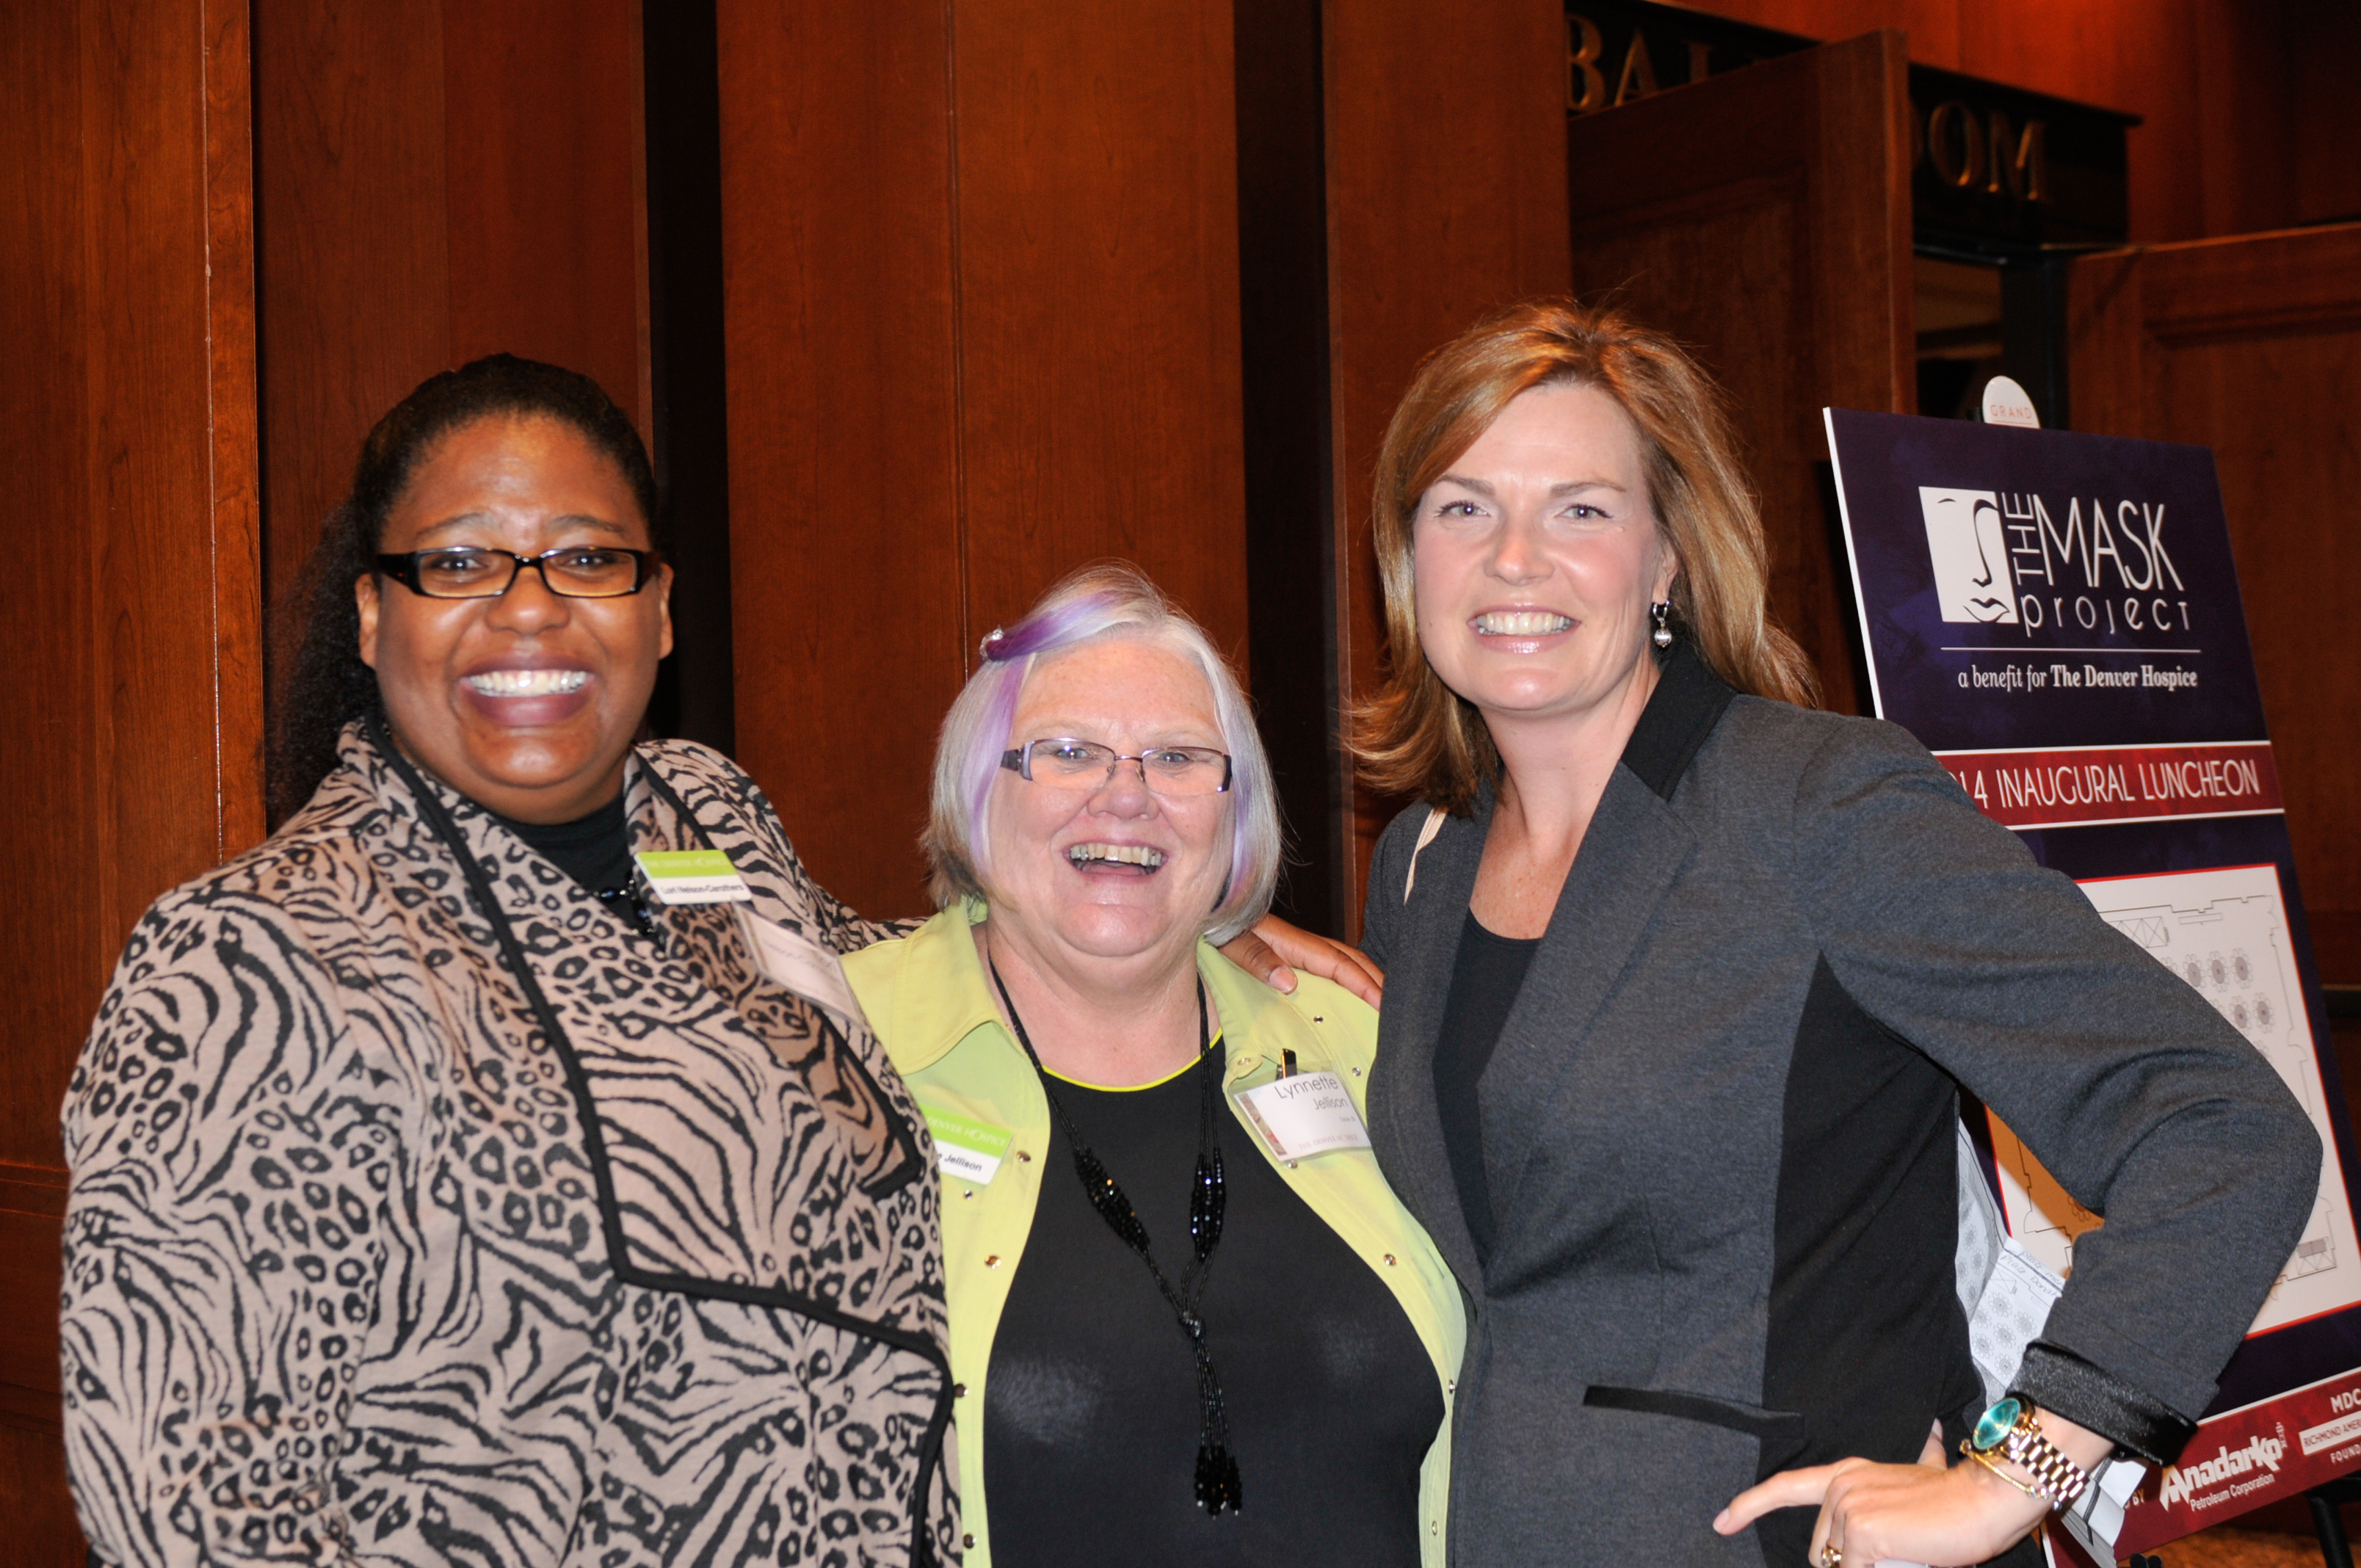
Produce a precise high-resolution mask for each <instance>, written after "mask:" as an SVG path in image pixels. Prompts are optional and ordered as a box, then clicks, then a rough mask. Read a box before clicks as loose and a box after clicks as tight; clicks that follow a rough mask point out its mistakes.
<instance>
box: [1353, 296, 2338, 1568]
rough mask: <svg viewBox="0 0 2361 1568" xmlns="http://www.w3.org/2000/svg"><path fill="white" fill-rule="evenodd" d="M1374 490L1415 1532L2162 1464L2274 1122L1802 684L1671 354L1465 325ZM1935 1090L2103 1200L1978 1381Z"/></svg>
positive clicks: (2237, 1282) (1940, 1532)
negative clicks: (1436, 1344) (1421, 1452)
mask: <svg viewBox="0 0 2361 1568" xmlns="http://www.w3.org/2000/svg"><path fill="white" fill-rule="evenodd" d="M1375 516H1376V538H1377V548H1378V562H1379V565H1380V569H1381V572H1382V575H1383V578H1384V583H1385V590H1386V605H1387V616H1388V626H1389V632H1390V640H1389V645H1390V648H1391V650H1392V653H1393V665H1392V669H1391V671H1390V674H1389V680H1388V684H1387V685H1386V686H1385V688H1384V691H1383V693H1382V695H1381V696H1379V698H1378V700H1377V702H1376V703H1375V705H1374V707H1372V708H1371V709H1370V710H1369V711H1368V712H1367V713H1366V714H1365V715H1364V716H1363V718H1364V725H1363V728H1362V730H1361V739H1360V754H1361V759H1362V767H1363V769H1364V771H1365V776H1367V778H1368V779H1369V780H1370V782H1372V783H1374V784H1377V785H1378V787H1379V788H1390V789H1393V790H1397V791H1400V792H1401V793H1404V794H1408V795H1413V796H1414V797H1416V798H1417V799H1418V800H1419V801H1420V804H1419V805H1417V806H1413V807H1412V808H1411V809H1410V810H1409V811H1406V812H1404V813H1403V814H1402V816H1401V817H1400V818H1399V819H1398V820H1397V821H1396V822H1395V823H1394V824H1393V825H1392V827H1391V828H1389V830H1388V831H1387V832H1386V834H1385V836H1384V837H1383V839H1381V841H1380V842H1379V845H1378V851H1377V856H1376V862H1375V865H1374V867H1373V868H1372V871H1371V873H1370V878H1369V894H1368V912H1367V927H1366V936H1365V938H1364V945H1365V947H1366V948H1367V951H1368V953H1369V956H1370V957H1371V958H1373V959H1376V960H1377V961H1378V964H1379V965H1380V966H1381V967H1383V968H1384V969H1385V970H1387V976H1388V979H1387V988H1386V1002H1385V1011H1384V1019H1383V1025H1382V1028H1381V1030H1380V1033H1379V1043H1378V1058H1377V1068H1376V1071H1375V1076H1374V1081H1373V1084H1372V1087H1371V1091H1370V1130H1371V1133H1372V1135H1373V1136H1374V1137H1375V1139H1376V1145H1377V1150H1378V1157H1379V1159H1380V1161H1381V1162H1382V1163H1383V1166H1384V1168H1385V1170H1386V1172H1387V1174H1388V1175H1389V1177H1390V1178H1391V1179H1392V1180H1393V1183H1394V1186H1395V1189H1396V1190H1398V1191H1399V1192H1400V1193H1401V1195H1402V1198H1403V1200H1404V1201H1405V1202H1406V1203H1407V1204H1408V1205H1409V1207H1410V1209H1411V1212H1413V1213H1414V1214H1416V1215H1417V1216H1418V1217H1419V1218H1420V1219H1421V1220H1422V1222H1423V1223H1425V1225H1426V1227H1427V1229H1428V1230H1429V1232H1431V1233H1432V1234H1433V1236H1434V1238H1435V1242H1436V1245H1438V1246H1439V1247H1440V1248H1441V1249H1442V1252H1443V1255H1444V1257H1445V1258H1446V1259H1447V1260H1449V1262H1450V1264H1451V1266H1452V1267H1453V1269H1454V1271H1455V1273H1456V1275H1457V1276H1458V1278H1459V1280H1460V1283H1461V1284H1462V1286H1463V1287H1464V1288H1466V1292H1467V1294H1468V1297H1469V1299H1470V1300H1471V1301H1472V1302H1473V1303H1474V1306H1473V1310H1472V1312H1471V1320H1472V1328H1471V1338H1470V1343H1469V1348H1468V1354H1467V1370H1466V1375H1465V1376H1464V1377H1463V1379H1462V1382H1461V1385H1460V1389H1459V1395H1458V1403H1457V1409H1456V1417H1455V1455H1454V1465H1455V1471H1454V1475H1455V1484H1454V1495H1453V1512H1452V1530H1453V1532H1454V1537H1455V1554H1456V1556H1457V1558H1458V1560H1459V1561H1462V1562H1466V1563H1538V1562H1554V1563H1588V1564H1598V1565H1600V1568H1606V1565H1609V1564H1612V1565H1614V1568H1624V1565H1626V1564H1629V1563H1638V1562H1663V1561H1669V1562H1675V1563H1732V1564H1741V1563H1757V1562H1763V1563H1776V1564H1779V1565H1781V1568H1802V1564H1804V1563H1806V1561H1809V1562H1812V1563H1817V1564H1819V1565H1820V1568H1838V1565H1839V1564H1841V1563H1849V1564H1851V1565H1853V1568H1869V1564H1871V1563H1875V1562H1876V1561H1878V1560H1880V1559H1884V1558H1898V1559H1903V1560H1906V1561H1911V1562H1918V1563H1975V1562H1981V1561H1983V1560H1986V1559H1991V1558H1993V1557H1996V1556H1999V1555H2001V1554H2003V1553H2004V1552H2010V1550H2011V1549H2012V1548H2013V1547H2014V1548H2017V1549H2018V1555H2020V1556H2022V1555H2023V1554H2025V1553H2028V1552H2033V1550H2034V1549H2033V1547H2032V1546H2031V1544H2030V1543H2029V1542H2028V1541H2027V1540H2026V1537H2027V1532H2028V1531H2030V1530H2032V1529H2033V1527H2034V1525H2035V1524H2036V1523H2037V1522H2038V1521H2039V1520H2040V1519H2042V1518H2043V1517H2044V1516H2045V1515H2046V1514H2047V1513H2048V1511H2049V1510H2050V1508H2052V1507H2053V1506H2056V1505H2057V1504H2058V1503H2059V1502H2060V1501H2062V1500H2065V1499H2068V1498H2070V1497H2074V1496H2076V1495H2077V1494H2078V1492H2079V1490H2080V1489H2081V1486H2083V1484H2084V1477H2085V1476H2086V1475H2087V1473H2088V1471H2089V1470H2090V1468H2091V1467H2092V1466H2093V1465H2095V1464H2098V1463H2099V1462H2100V1461H2101V1460H2103V1459H2104V1458H2105V1457H2106V1456H2108V1455H2109V1454H2110V1453H2125V1454H2128V1455H2136V1456H2137V1457H2139V1458H2142V1459H2146V1460H2148V1461H2152V1462H2154V1461H2164V1460H2169V1459H2170V1458H2172V1457H2173V1456H2174V1455H2175V1454H2176V1453H2178V1452H2179V1449H2180V1445H2181V1444H2182V1442H2185V1441H2186V1440H2187V1438H2188V1437H2189V1435H2190V1433H2191V1431H2192V1430H2193V1424H2192V1423H2193V1421H2194V1420H2195V1418H2196V1417H2197V1416H2198V1415H2199V1414H2200V1413H2201V1412H2202V1411H2203V1410H2204V1409H2205V1408H2206V1405H2207V1403H2208V1401H2209V1400H2210V1399H2211V1398H2213V1387H2214V1384H2213V1378H2214V1376H2215V1375H2216V1373H2217V1372H2218V1371H2219V1369H2220V1368H2221V1366H2222V1364H2223V1362H2224V1360H2225V1359H2226V1358H2227V1357H2228V1355H2229V1354H2230V1352H2231V1351H2232V1350H2233V1349H2234V1348H2235V1346H2236V1345H2237V1343H2238V1341H2239V1338H2240V1336H2241V1334H2242V1333H2243V1332H2244V1331H2245V1329H2246V1325H2247V1324H2248V1323H2249V1322H2250V1321H2252V1320H2253V1317H2254V1314H2255V1311H2256V1310H2257V1307H2258V1306H2259V1305H2260V1303H2261V1301H2262V1299H2263V1296H2264V1293H2265V1292H2266V1291H2267V1290H2268V1288H2270V1285H2271V1282H2272V1279H2273V1277H2274V1276H2275V1275H2276V1273H2277V1271H2278V1269H2279V1266H2280V1265H2281V1264H2282V1263H2284V1261H2285V1260H2286V1257H2287V1254H2288V1249H2289V1247H2290V1245H2293V1242H2294V1238H2295V1236H2296V1234H2297V1229H2298V1227H2299V1225H2300V1224H2301V1221H2302V1217H2303V1215H2304V1213H2305V1212H2306V1210H2307V1208H2308V1207H2309V1205H2310V1204H2311V1202H2312V1197H2313V1193H2314V1190H2315V1188H2316V1185H2317V1183H2318V1180H2319V1177H2320V1150H2319V1146H2318V1141H2317V1139H2316V1138H2315V1136H2314V1135H2313V1134H2312V1130H2311V1127H2310V1125H2309V1124H2308V1123H2307V1121H2306V1119H2305V1117H2304V1115H2303V1113H2302V1112H2301V1110H2300V1109H2298V1107H2297V1106H2296V1105H2295V1104H2294V1102H2292V1100H2291V1099H2290V1096H2289V1094H2288V1092H2287V1091H2286V1090H2285V1089H2284V1088H2283V1087H2282V1086H2281V1084H2280V1082H2279V1078H2278V1076H2277V1075H2276V1074H2275V1073H2274V1072H2273V1071H2272V1070H2271V1069H2270V1068H2269V1067H2268V1065H2267V1064H2266V1063H2265V1062H2264V1061H2263V1060H2262V1058H2260V1057H2259V1056H2257V1054H2256V1052H2255V1051H2254V1050H2253V1049H2252V1047H2249V1046H2247V1045H2246V1042H2245V1041H2244V1039H2242V1038H2241V1037H2240V1036H2238V1035H2237V1034H2236V1032H2235V1031H2234V1030H2232V1029H2231V1028H2230V1027H2229V1026H2228V1025H2226V1024H2225V1023H2224V1022H2223V1021H2222V1020H2221V1019H2220V1018H2219V1017H2218V1016H2216V1015H2215V1014H2214V1013H2213V1010H2212V1009H2211V1008H2210V1007H2208V1006H2206V1005H2205V1004H2204V1003H2202V1001H2201V1000H2200V999H2198V998H2197V997H2196V996H2195V995H2194V994H2193V993H2191V992H2190V991H2189V990H2188V988H2187V987H2186V986H2184V985H2182V984H2181V983H2180V981H2177V980H2176V979H2174V978H2173V976H2171V975H2170V974H2169V973H2168V972H2167V971H2166V970H2163V969H2162V968H2161V967H2159V966H2158V964H2156V963H2155V962H2154V961H2153V960H2152V959H2149V958H2148V957H2147V955H2146V954H2145V953H2143V952H2142V951H2140V950H2139V949H2137V948H2135V947H2134V946H2132V944H2131V943H2130V942H2128V941H2127V940H2126V939H2125V938H2123V937H2121V936H2120V935H2118V934H2117V933H2116V932H2115V931H2114V930H2113V929H2112V928H2111V927H2108V926H2107V925H2106V924H2105V923H2104V922H2103V921H2102V920H2100V919H2099V917H2098V916H2096V915H2095V914H2094V913H2093V912H2092V908H2091V906H2090V905H2089V904H2088V903H2087V902H2086V901H2085V900H2084V899H2083V897H2082V895H2081V893H2080V892H2079V891H2078V890H2077V889H2076V888H2075V887H2074V885H2073V883H2070V882H2069V881H2068V880H2067V879H2066V878H2065V877H2063V876H2061V875H2059V874H2057V873H2055V872H2047V871H2044V870H2042V869H2041V868H2040V867H2038V866H2037V865H2036V864H2035V863H2034V861H2033V860H2032V858H2031V857H2030V856H2028V855H2027V854H2026V850H2025V849H2024V848H2023V847H2022V846H2021V845H2020V844H2019V843H2018V842H2017V841H2016V840H2015V838H2014V837H2012V835H2010V834H2009V833H2008V832H2007V831H2006V830H2005V829H2004V828H1999V827H1997V826H1995V825H1994V824H1993V823H1992V822H1990V821H1988V820H1987V819H1985V818H1984V817H1982V816H1981V815H1980V814H1978V812H1977V811H1976V810H1975V808H1974V807H1973V806H1971V804H1970V803H1969V802H1968V800H1967V798H1966V797H1965V796H1964V795H1961V794H1960V790H1959V788H1958V786H1957V785H1956V784H1954V783H1953V782H1952V781H1951V779H1950V777H1949V775H1948V774H1947V773H1944V771H1943V770H1942V768H1941V767H1940V766H1938V764H1937V763H1936V762H1934V760H1933V759H1932V758H1930V757H1929V756H1928V755H1927V752H1926V751H1924V750H1923V749H1922V748H1920V747H1919V746H1918V745H1917V744H1916V742H1915V741H1913V740H1911V739H1910V737H1909V736H1908V735H1907V734H1905V733H1904V732H1903V731H1902V730H1900V729H1895V728H1894V727H1892V726H1890V725H1884V724H1878V723H1873V722H1871V721H1868V720H1864V719H1858V718H1838V717H1836V716H1833V715H1830V714H1825V713H1816V712H1812V711H1810V710H1809V709H1808V707H1806V706H1805V705H1806V703H1807V702H1808V700H1809V697H1810V683H1809V680H1808V677H1807V675H1806V668H1805V665H1804V663H1803V661H1802V659H1801V658H1800V656H1799V655H1798V653H1797V651H1796V650H1795V646H1794V645H1793V644H1792V643H1791V642H1789V641H1787V639H1786V638H1785V637H1784V636H1783V635H1781V634H1780V633H1779V631H1778V630H1776V629H1775V628H1773V626H1772V625H1771V624H1770V622H1769V620H1768V619H1767V617H1766V615H1765V612H1764V575H1765V572H1764V550H1763V532H1762V528H1761V524H1760V521H1759V519H1758V517H1757V515H1756V512H1755V510H1754V503H1753V501H1752V498H1751V496H1750V495H1749V494H1748V491H1747V488H1746V485H1745V481H1744V477H1743V476H1742V474H1741V472H1740V469H1739V466H1738V464H1737V462H1736V460H1735V458H1734V457H1733V455H1732V451H1731V442H1730V433H1729V428H1728V426H1727V424H1726V423H1725V422H1724V419H1723V416H1722V414H1721V412H1720V411H1719V406H1718V402H1717V399H1716V395H1715V393H1714V390H1713V389H1712V388H1711V386H1710V385H1709V384H1708V381H1707V379H1706V378H1705V377H1704V376H1703V375H1702V374H1701V373H1700V372H1699V371H1698V369H1697V367H1696V366H1695V365H1694V364H1693V363H1692V362H1691V361H1690V360H1689V359H1688V358H1687V357H1686V356H1685V355H1684V354H1683V353H1682V352H1681V351H1680V349H1679V348H1678V347H1676V346H1675V345H1674V344H1673V343H1672V342H1671V341H1670V340H1668V339H1666V338H1664V336H1662V335H1660V334H1655V333H1652V332H1648V331H1646V330H1643V329H1642V328H1641V327H1639V326H1637V325H1635V324H1633V323H1631V322H1630V321H1629V320H1627V319H1625V318H1623V317H1620V316H1619V315H1617V314H1615V313H1610V312H1603V311H1596V310H1587V309H1581V308H1577V307H1574V306H1570V305H1564V304H1536V305H1529V306H1525V307H1522V308H1520V309H1518V310H1515V311H1512V312H1510V313H1507V314H1504V315H1502V316H1500V317H1499V318H1497V319H1495V320H1493V321H1490V322H1488V323H1484V324H1483V325H1481V326H1479V327H1477V328H1476V329H1475V330H1473V331H1471V332H1469V333H1467V334H1466V335H1464V336H1462V337H1461V338H1459V339H1458V340H1456V341H1455V342H1453V343H1451V344H1448V345H1445V346H1444V347H1443V348H1442V349H1440V350H1438V351H1437V352H1436V353H1435V354H1434V356H1433V357H1431V358H1430V359H1429V360H1428V361H1427V362H1426V364H1425V365H1424V366H1423V367H1422V369H1421V370H1420V372H1419V374H1418V376H1417V378H1416V379H1415V381H1414V382H1413V383H1412V385H1411V389H1410V390H1409V392H1408V394H1407V395H1406V396H1405V397H1404V399H1403V400H1402V403H1401V406H1400V410H1399V411H1397V412H1396V414H1395V416H1394V420H1393V423H1392V426H1391V428H1390V429H1389V432H1388V433H1387V436H1386V441H1385V445H1384V449H1383V451H1382V453H1381V455H1380V456H1379V459H1378V477H1377V496H1376V513H1375ZM1960 1085H1964V1086H1966V1087H1967V1088H1968V1089H1969V1090H1971V1091H1973V1092H1974V1093H1975V1094H1976V1095H1977V1096H1979V1097H1980V1098H1981V1099H1982V1101H1983V1102H1985V1103H1987V1104H1989V1105H1991V1106H1992V1107H1993V1109H1994V1110H1995V1111H1997V1112H1998V1113H2000V1114H2001V1115H2002V1116H2003V1117H2004V1118H2005V1119H2006V1120H2007V1122H2008V1124H2009V1125H2010V1126H2011V1127H2012V1128H2014V1129H2015V1131H2016V1132H2017V1133H2018V1134H2019V1135H2022V1136H2023V1137H2024V1138H2025V1140H2026V1143H2027V1144H2029V1145H2030V1146H2032V1147H2033V1148H2034V1150H2035V1151H2036V1152H2037V1154H2038V1156H2039V1157H2040V1158H2041V1160H2042V1161H2043V1163H2044V1164H2046V1165H2047V1166H2048V1168H2050V1169H2051V1170H2052V1171H2053V1172H2055V1173H2056V1174H2057V1176H2058V1177H2059V1179H2060V1180H2061V1181H2063V1182H2064V1183H2065V1185H2066V1187H2067V1188H2068V1190H2070V1191H2071V1192H2072V1193H2073V1194H2074V1195H2075V1196H2076V1197H2077V1198H2078V1199H2080V1200H2081V1201H2082V1202H2083V1203H2085V1204H2087V1205H2088V1206H2089V1207H2091V1208H2092V1209H2093V1210H2094V1211H2097V1212H2100V1213H2103V1214H2104V1215H2105V1216H2106V1223H2105V1226H2104V1228H2103V1229H2102V1230H2100V1231H2097V1232H2094V1233H2092V1234H2089V1235H2087V1236H2085V1237H2084V1238H2083V1240H2082V1243H2081V1245H2080V1246H2078V1248H2077V1249H2076V1257H2075V1262H2076V1268H2075V1272H2074V1277H2073V1279H2072V1281H2071V1283H2070V1284H2069V1285H2068V1287H2067V1288H2066V1293H2065V1295H2064V1297H2063V1298H2062V1299H2060V1300H2059V1303H2058V1305H2057V1309H2056V1310H2055V1311H2054V1312H2053V1313H2052V1314H2051V1316H2050V1319H2049V1321H2048V1328H2047V1330H2046V1332H2044V1334H2043V1336H2042V1337H2041V1338H2040V1339H2039V1340H2038V1341H2037V1343H2034V1344H2033V1345H2032V1346H2031V1347H2030V1348H2029V1349H2028V1350H2027V1352H2026V1356H2025V1362H2024V1365H2023V1367H2022V1369H2021V1370H2020V1371H2019V1372H2018V1374H2017V1376H2016V1379H2015V1386H2014V1389H2013V1393H2014V1396H2015V1398H2014V1401H2007V1400H2004V1401H2003V1402H2002V1403H2001V1405H1999V1406H1995V1407H1994V1408H1993V1409H1992V1410H1990V1411H1986V1412H1983V1413H1982V1419H1981V1420H1980V1419H1979V1410H1980V1408H1981V1407H1982V1404H1983V1400H1982V1394H1981V1392H1980V1389H1979V1385H1978V1380H1977V1377H1976V1375H1975V1371H1974V1369H1973V1366H1972V1365H1971V1362H1970V1360H1969V1355H1968V1340H1967V1331H1966V1324H1965V1322H1964V1321H1963V1319H1962V1315H1961V1311H1960V1305H1959V1302H1958V1300H1957V1299H1956V1297H1955V1295H1954V1293H1953V1280H1952V1254H1953V1249H1954V1224H1955V1220H1954V1215H1955V1212H1956V1211H1955V1209H1954V1206H1953V1205H1954V1201H1955V1198H1954V1171H1955V1157H1954V1152H1953V1150H1954V1144H1953V1133H1952V1119H1953V1114H1954V1108H1955V1106H1956V1103H1957V1089H1958V1086H1960ZM1963 1442H1966V1443H1968V1444H1969V1445H1970V1452H1968V1453H1962V1452H1961V1444H1962V1443H1963ZM1914 1462H1915V1463H1914Z"/></svg>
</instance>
